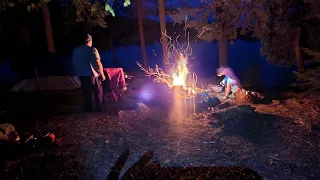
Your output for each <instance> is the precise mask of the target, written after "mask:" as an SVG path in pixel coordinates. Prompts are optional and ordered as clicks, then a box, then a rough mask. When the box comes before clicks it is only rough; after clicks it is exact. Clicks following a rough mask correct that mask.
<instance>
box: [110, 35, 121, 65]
mask: <svg viewBox="0 0 320 180" xmlns="http://www.w3.org/2000/svg"><path fill="white" fill-rule="evenodd" d="M109 45H110V48H111V52H112V55H113V60H114V63H115V65H116V66H119V61H118V58H117V55H116V52H115V51H114V48H113V45H112V39H111V35H109Z"/></svg>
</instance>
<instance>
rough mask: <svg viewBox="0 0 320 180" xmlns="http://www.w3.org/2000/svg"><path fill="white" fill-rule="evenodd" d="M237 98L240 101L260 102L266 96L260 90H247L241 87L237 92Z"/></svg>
mask: <svg viewBox="0 0 320 180" xmlns="http://www.w3.org/2000/svg"><path fill="white" fill-rule="evenodd" d="M234 95H235V100H236V101H237V102H238V103H252V104H256V103H260V102H261V101H263V100H264V96H263V95H262V94H260V93H258V92H254V91H246V90H245V89H239V90H238V91H237V92H235V94H234Z"/></svg>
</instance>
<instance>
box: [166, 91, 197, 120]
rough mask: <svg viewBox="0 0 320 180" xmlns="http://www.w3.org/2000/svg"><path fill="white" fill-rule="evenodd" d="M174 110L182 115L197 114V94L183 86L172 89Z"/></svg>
mask: <svg viewBox="0 0 320 180" xmlns="http://www.w3.org/2000/svg"><path fill="white" fill-rule="evenodd" d="M171 93H172V102H173V104H172V105H173V108H174V109H175V110H179V111H181V112H182V113H193V114H195V113H196V102H195V98H196V94H195V93H194V92H193V93H192V91H190V90H188V89H186V88H185V87H183V86H173V87H172V92H171Z"/></svg>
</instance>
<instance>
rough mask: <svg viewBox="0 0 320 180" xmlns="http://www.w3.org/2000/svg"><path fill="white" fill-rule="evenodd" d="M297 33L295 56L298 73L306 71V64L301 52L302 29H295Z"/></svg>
mask: <svg viewBox="0 0 320 180" xmlns="http://www.w3.org/2000/svg"><path fill="white" fill-rule="evenodd" d="M295 31H296V39H295V41H294V51H295V55H296V61H297V66H298V71H303V70H304V62H303V60H302V56H301V51H300V33H301V28H300V27H297V28H296V29H295Z"/></svg>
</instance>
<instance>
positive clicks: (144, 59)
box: [137, 0, 148, 68]
mask: <svg viewBox="0 0 320 180" xmlns="http://www.w3.org/2000/svg"><path fill="white" fill-rule="evenodd" d="M137 7H138V24H139V34H140V47H141V53H142V65H143V67H145V68H146V67H148V60H147V53H146V44H145V40H144V32H143V19H142V0H137Z"/></svg>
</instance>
